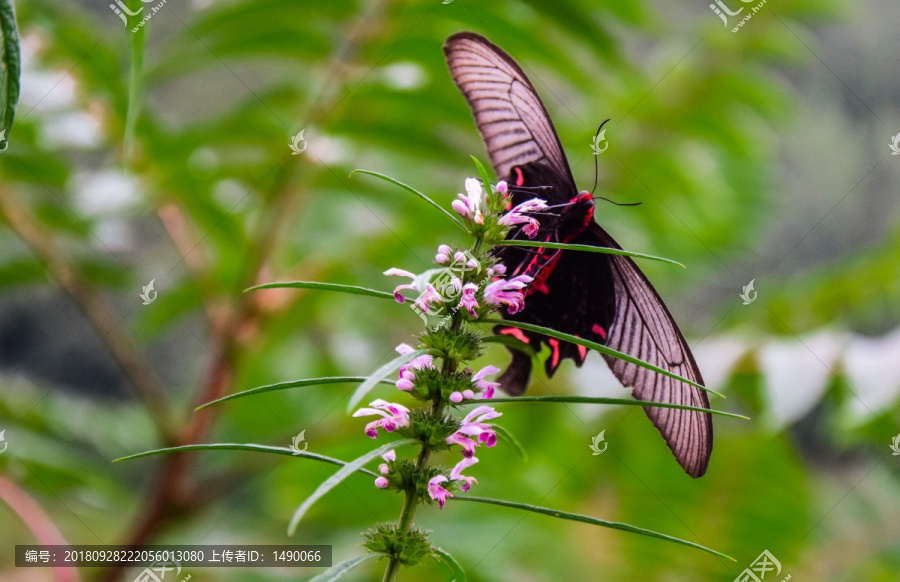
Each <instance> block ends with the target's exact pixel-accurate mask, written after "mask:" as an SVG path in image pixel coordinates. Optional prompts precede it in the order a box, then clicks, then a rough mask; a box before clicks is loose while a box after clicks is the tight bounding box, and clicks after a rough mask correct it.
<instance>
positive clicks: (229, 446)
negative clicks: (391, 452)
mask: <svg viewBox="0 0 900 582" xmlns="http://www.w3.org/2000/svg"><path fill="white" fill-rule="evenodd" d="M182 451H253V452H256V453H271V454H274V455H287V456H289V457H300V458H303V459H312V460H313V461H321V462H323V463H329V464H332V465H340V466H342V467H346V466H347V464H348V463H347V462H346V461H341V460H340V459H334V458H332V457H326V456H325V455H319V454H317V453H310V452H306V451H304V452H301V453H297V452H296V451H294V450H293V449H289V448H287V447H269V446H266V445H254V444H243V445H241V444H237V443H215V444H206V445H184V446H181V447H169V448H166V449H155V450H152V451H145V452H143V453H137V454H136V455H128V456H127V457H120V458H118V459H114V460H113V463H118V462H119V461H130V460H132V459H140V458H141V457H149V456H151V455H162V454H165V453H178V452H182ZM355 470H356V471H358V472H360V473H365V474H366V475H371V476H372V477H378V475H377V474H376V473H373V472H372V471H369V470H368V469H363V468H362V467H358V468H356V469H355Z"/></svg>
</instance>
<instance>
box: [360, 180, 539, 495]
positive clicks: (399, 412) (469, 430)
mask: <svg viewBox="0 0 900 582" xmlns="http://www.w3.org/2000/svg"><path fill="white" fill-rule="evenodd" d="M485 184H486V183H485V182H482V181H481V180H477V179H475V178H469V179H468V180H466V194H460V195H459V199H458V200H455V201H454V202H453V209H454V210H455V211H456V212H457V213H458V214H459V215H460V216H461V217H462V218H463V223H464V225H465V226H466V227H467V229H468V230H469V231H470V233H471V234H473V235H474V236H475V237H476V238H477V239H479V240H480V241H481V242H479V243H478V244H476V245H475V246H474V247H473V248H472V249H471V250H466V249H461V248H454V247H452V246H450V245H445V244H442V245H440V246H439V247H438V249H437V253H436V254H435V257H434V261H435V263H436V264H437V266H438V268H436V269H430V270H428V271H426V272H425V273H422V274H416V273H412V272H410V271H406V270H403V269H396V268H393V269H389V270H387V271H385V273H384V274H385V275H387V276H391V277H405V278H407V279H409V282H407V283H402V284H400V285H397V287H396V288H395V289H394V298H395V299H396V300H397V302H399V303H406V302H407V301H410V299H411V298H410V297H408V296H407V295H411V294H407V295H405V294H404V293H406V292H412V293H414V294H415V299H412V307H413V309H414V310H415V311H417V312H418V313H419V314H420V316H422V319H423V321H425V322H426V324H427V319H426V318H425V317H424V315H423V314H429V315H436V316H442V317H443V322H445V323H446V322H451V325H449V326H447V327H444V324H443V323H442V324H441V325H440V326H437V327H434V328H432V329H430V330H429V331H428V332H426V333H425V334H423V335H422V336H421V337H420V340H421V344H420V347H422V348H425V349H427V350H428V351H429V352H431V353H429V354H424V355H422V354H420V355H416V357H414V358H413V359H411V360H410V361H409V362H408V363H406V364H404V365H402V366H400V368H399V371H398V375H397V379H396V381H395V384H396V387H397V389H398V390H400V391H402V392H405V393H407V394H408V395H410V396H412V397H413V398H415V399H417V400H419V401H420V402H423V403H425V404H424V405H422V406H421V407H420V408H414V409H413V410H410V409H409V408H407V407H405V406H403V405H401V404H396V403H393V402H387V401H385V400H381V399H378V400H374V401H372V402H371V403H370V404H369V406H368V407H366V408H361V409H359V410H357V411H356V412H355V413H354V415H353V416H356V417H359V416H377V417H378V418H377V419H375V420H374V421H372V422H369V423H368V424H367V425H366V427H365V433H366V435H367V436H369V437H371V438H376V437H377V436H378V433H379V430H380V429H383V430H384V431H386V432H394V431H397V432H398V433H399V434H400V435H402V436H404V437H412V438H416V439H418V440H419V441H421V442H422V445H423V452H422V455H420V458H419V460H418V461H416V462H415V463H413V462H412V461H411V460H409V459H401V460H399V461H398V459H397V455H396V453H394V452H393V451H391V452H389V453H386V454H384V455H383V460H384V462H383V463H381V464H380V465H379V466H378V473H379V475H378V477H377V478H376V479H375V486H376V487H378V488H379V489H393V490H403V491H405V492H406V493H407V495H415V496H417V497H418V499H420V500H421V499H425V500H428V499H430V500H432V501H435V502H437V503H438V504H439V505H440V507H441V508H443V507H444V504H445V503H446V501H447V498H448V497H453V492H454V491H455V490H457V489H458V490H459V491H462V492H467V491H469V490H470V489H471V487H472V485H473V484H475V483H477V482H478V481H477V480H476V479H475V477H473V476H471V475H467V474H465V473H466V472H467V471H468V470H469V469H470V468H471V467H472V466H473V465H475V464H476V463H478V462H479V460H478V457H476V456H475V453H476V452H477V451H478V449H479V448H480V447H482V446H483V447H486V448H490V447H493V446H495V445H496V444H497V432H496V430H495V427H494V426H493V424H491V422H490V421H492V420H494V419H496V418H499V417H500V415H501V414H500V413H499V412H497V411H496V410H495V409H494V408H493V407H491V406H488V405H486V404H484V403H481V402H479V403H473V404H476V406H475V408H474V410H472V411H470V412H469V413H468V414H466V415H465V416H464V417H463V418H454V416H453V415H450V414H447V412H446V409H447V407H455V406H462V405H465V404H466V403H467V402H466V401H472V400H479V401H488V400H490V399H491V398H493V397H494V393H495V392H496V390H497V389H498V388H500V383H499V382H497V381H494V380H490V379H489V377H491V376H492V375H493V374H496V373H498V372H499V371H500V369H499V368H497V367H496V366H486V367H484V368H482V369H481V370H478V371H477V372H474V371H473V370H472V369H470V368H465V369H463V368H462V366H461V364H463V363H464V362H466V361H468V360H471V359H474V358H475V357H477V356H478V354H480V353H481V351H480V345H481V336H480V334H478V333H477V332H474V331H468V330H466V329H465V326H464V323H465V322H466V321H469V320H478V319H481V318H483V317H485V316H486V315H488V314H490V313H491V312H493V311H496V310H498V309H500V308H505V309H506V310H507V312H508V313H517V312H519V311H521V310H522V309H523V308H524V305H525V290H526V288H527V287H528V285H529V284H530V283H531V281H532V278H531V277H529V276H525V275H516V276H511V277H508V278H507V271H506V267H505V266H504V265H503V264H501V263H499V262H498V261H497V259H496V257H495V256H494V255H492V254H491V253H490V252H488V251H487V250H482V249H481V245H482V243H488V245H490V244H494V243H496V242H497V241H499V240H502V239H503V238H505V237H506V236H507V235H508V234H509V232H510V230H512V229H513V228H521V229H522V232H523V233H524V234H525V235H526V236H528V237H529V238H534V237H535V236H536V235H537V233H538V231H539V229H540V223H539V222H538V219H537V218H536V217H535V214H537V213H540V212H541V211H544V210H546V209H547V204H546V202H545V201H544V200H541V199H538V198H534V199H532V200H527V201H525V202H522V203H520V204H518V205H515V206H513V205H512V203H511V197H510V193H509V187H508V186H507V184H506V183H505V182H500V183H498V184H497V185H496V186H495V187H493V188H485ZM492 241H493V242H492ZM396 350H397V352H398V353H399V354H400V355H401V356H410V357H412V356H411V355H412V354H414V352H416V348H413V347H412V346H410V345H407V344H400V345H399V346H397V348H396ZM432 354H433V355H432ZM436 359H440V360H441V361H442V362H443V363H442V365H441V366H437V365H436V363H435V360H436ZM456 447H459V451H460V453H461V455H462V458H461V459H460V460H459V461H458V462H457V463H456V464H455V465H454V466H453V468H452V469H450V470H446V469H441V468H439V467H436V466H434V465H432V464H429V463H428V462H427V461H425V462H422V459H428V457H429V454H430V452H432V451H434V452H438V451H442V450H443V451H448V450H455V448H456ZM423 455H424V456H423Z"/></svg>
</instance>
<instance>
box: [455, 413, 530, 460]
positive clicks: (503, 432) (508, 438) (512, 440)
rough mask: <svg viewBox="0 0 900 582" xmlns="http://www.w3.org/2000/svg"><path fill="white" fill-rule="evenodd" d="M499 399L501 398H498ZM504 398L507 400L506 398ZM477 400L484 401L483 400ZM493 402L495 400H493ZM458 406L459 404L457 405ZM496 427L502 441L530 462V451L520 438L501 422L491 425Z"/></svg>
mask: <svg viewBox="0 0 900 582" xmlns="http://www.w3.org/2000/svg"><path fill="white" fill-rule="evenodd" d="M498 400H499V399H498ZM503 400H506V399H505V398H504V399H503ZM475 402H484V401H483V400H481V401H478V400H476V401H475ZM491 402H493V400H492V401H491ZM466 404H468V402H466ZM457 406H458V405H457ZM491 426H492V427H493V429H494V432H496V433H497V436H498V437H499V438H500V440H501V441H503V442H504V443H506V444H507V445H509V446H511V447H512V448H513V450H514V451H515V452H516V454H517V455H518V456H519V458H520V459H522V461H523V462H528V453H526V452H525V447H523V446H522V443H520V442H519V439H517V438H516V437H514V436H513V434H512V433H511V432H509V431H508V430H507V429H506V428H504V427H503V426H501V425H499V424H493V425H491Z"/></svg>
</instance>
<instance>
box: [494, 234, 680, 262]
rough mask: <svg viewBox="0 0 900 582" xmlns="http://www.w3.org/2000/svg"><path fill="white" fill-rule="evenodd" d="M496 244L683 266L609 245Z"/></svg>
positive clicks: (508, 242)
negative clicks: (596, 254)
mask: <svg viewBox="0 0 900 582" xmlns="http://www.w3.org/2000/svg"><path fill="white" fill-rule="evenodd" d="M496 246H503V247H538V248H547V249H561V250H568V251H580V252H585V253H600V254H604V255H621V256H623V257H632V258H636V259H648V260H650V261H659V262H661V263H669V264H672V265H678V266H679V267H681V268H682V269H684V268H685V266H684V265H682V264H681V263H679V262H678V261H673V260H672V259H666V258H665V257H657V256H654V255H647V254H644V253H635V252H632V251H624V250H622V249H613V248H610V247H595V246H592V245H573V244H567V243H554V242H541V241H539V240H505V241H502V242H499V243H497V245H496Z"/></svg>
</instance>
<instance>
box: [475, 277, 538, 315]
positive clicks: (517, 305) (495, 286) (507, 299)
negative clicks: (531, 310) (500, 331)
mask: <svg viewBox="0 0 900 582" xmlns="http://www.w3.org/2000/svg"><path fill="white" fill-rule="evenodd" d="M531 281H532V277H529V276H528V275H519V276H518V277H513V278H512V279H509V280H506V279H498V280H496V281H494V282H493V283H490V284H488V286H487V287H485V289H484V300H485V301H486V302H487V303H490V304H492V305H506V306H507V309H508V310H509V313H510V314H513V313H518V312H520V311H522V309H524V308H525V295H524V294H523V293H522V291H521V289H524V288H525V287H527V286H528V284H529V283H531Z"/></svg>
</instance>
